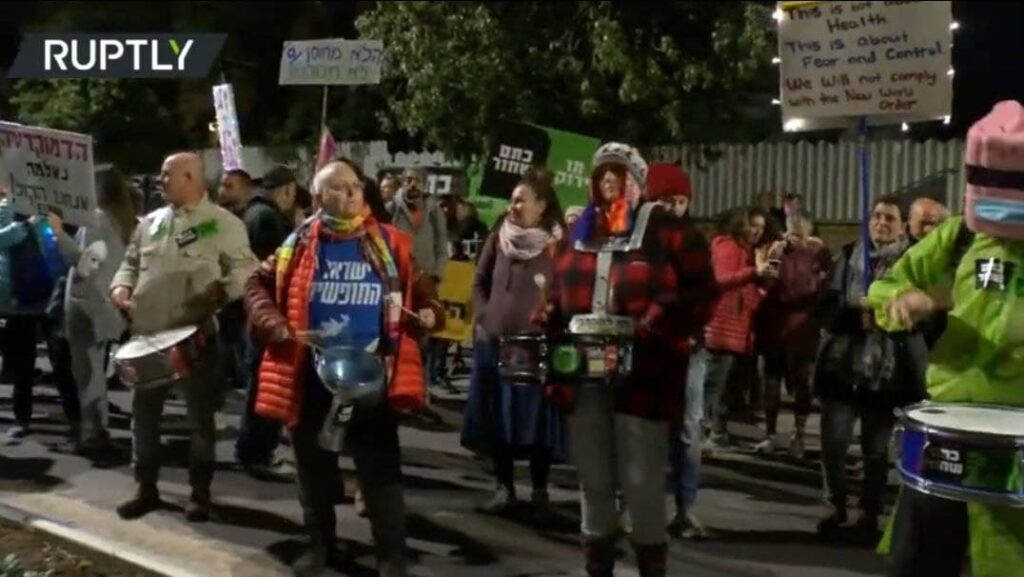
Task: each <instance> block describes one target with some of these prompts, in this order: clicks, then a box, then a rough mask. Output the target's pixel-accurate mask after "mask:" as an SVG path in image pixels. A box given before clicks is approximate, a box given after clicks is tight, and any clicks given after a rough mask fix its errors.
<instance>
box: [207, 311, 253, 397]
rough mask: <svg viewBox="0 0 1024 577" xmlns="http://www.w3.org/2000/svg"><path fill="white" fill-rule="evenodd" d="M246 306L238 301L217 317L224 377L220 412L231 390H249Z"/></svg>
mask: <svg viewBox="0 0 1024 577" xmlns="http://www.w3.org/2000/svg"><path fill="white" fill-rule="evenodd" d="M245 323H246V320H245V305H243V304H242V301H240V300H239V301H235V302H233V303H230V304H228V305H227V306H226V307H224V309H223V310H221V311H220V313H219V314H218V315H217V325H218V331H217V342H218V350H219V351H220V356H219V359H218V360H219V362H220V373H221V376H222V378H221V379H220V381H219V382H218V383H217V385H218V386H217V396H216V399H215V400H216V406H217V410H220V409H221V408H223V406H224V399H225V396H226V394H227V392H228V390H230V389H232V388H234V389H241V390H246V384H247V383H248V380H249V379H248V378H247V376H248V371H247V370H246V361H247V357H246V355H247V342H248V340H249V339H247V338H246V330H245Z"/></svg>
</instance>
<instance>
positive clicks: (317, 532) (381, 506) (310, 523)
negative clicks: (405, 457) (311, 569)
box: [292, 367, 406, 563]
mask: <svg viewBox="0 0 1024 577" xmlns="http://www.w3.org/2000/svg"><path fill="white" fill-rule="evenodd" d="M309 369H310V370H309V372H310V373H312V371H311V369H312V367H309ZM305 387H306V389H305V400H304V401H303V406H302V413H301V418H300V421H299V426H298V427H296V428H295V430H294V431H292V441H293V445H292V447H293V449H294V450H295V466H296V470H297V473H298V481H299V500H300V501H301V503H302V516H303V521H304V524H305V526H306V530H307V531H308V532H309V536H310V538H311V539H312V540H313V544H314V545H316V546H323V547H328V548H330V547H333V546H334V544H335V541H336V539H337V534H336V526H337V517H336V515H335V512H334V507H335V505H336V504H337V503H339V502H340V500H341V499H340V497H341V495H342V493H343V488H342V486H341V476H340V473H339V469H338V455H337V453H333V452H330V451H327V450H325V449H324V448H323V447H321V446H320V444H319V442H318V440H317V436H318V434H319V432H320V430H321V428H322V426H323V423H324V419H325V417H326V416H327V413H328V411H329V410H330V406H331V398H330V394H329V393H328V392H327V390H326V389H324V387H323V385H322V384H320V382H319V380H318V379H317V378H316V376H315V375H314V374H310V375H308V376H307V378H306V383H305ZM345 444H346V446H347V447H348V449H349V450H350V451H351V453H352V459H353V460H354V461H355V466H356V479H357V481H358V483H359V487H360V488H361V489H362V492H363V498H364V499H365V501H366V510H367V513H368V514H369V516H370V526H371V531H372V533H373V541H374V544H375V545H376V548H377V557H378V559H379V560H381V561H388V562H391V563H401V562H402V560H403V559H404V555H405V533H406V528H405V501H404V497H403V492H402V464H401V462H402V460H401V450H400V448H399V445H398V420H397V418H396V416H395V414H394V413H393V412H392V411H391V409H390V408H389V407H388V406H387V403H386V401H384V400H383V399H382V400H381V402H380V403H379V404H377V405H375V406H358V407H356V408H355V409H354V410H353V412H352V420H351V421H350V423H349V425H348V430H347V433H346V436H345Z"/></svg>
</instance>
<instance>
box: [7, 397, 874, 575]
mask: <svg viewBox="0 0 1024 577" xmlns="http://www.w3.org/2000/svg"><path fill="white" fill-rule="evenodd" d="M463 386H464V384H463ZM113 398H114V402H115V404H116V405H119V406H121V407H124V408H127V407H128V406H129V404H128V395H127V393H125V392H115V393H114V394H113ZM37 399H38V402H37V405H36V414H35V419H36V424H37V426H36V433H35V434H34V435H33V437H31V438H30V440H29V441H27V442H26V443H24V444H22V445H21V446H17V447H0V505H5V506H9V507H16V508H18V509H19V510H22V511H27V512H29V513H31V514H34V515H38V516H39V517H41V518H44V519H50V520H52V521H53V522H55V523H58V524H60V526H62V527H68V528H70V529H69V530H70V531H75V532H77V533H76V534H83V535H86V536H88V537H91V538H93V539H95V540H96V541H97V543H101V544H104V545H103V546H106V547H109V548H110V549H112V550H116V551H121V552H126V553H128V554H130V555H135V556H136V558H144V559H146V560H148V561H149V562H152V563H156V564H158V565H160V566H161V567H163V568H164V569H165V572H166V573H167V574H173V575H182V576H184V575H190V576H193V575H211V576H213V575H216V576H218V577H221V576H223V575H244V576H246V577H250V576H259V575H287V574H288V572H287V563H288V562H289V561H290V560H291V559H294V558H295V556H297V555H298V553H299V551H300V546H301V536H302V533H301V527H300V525H299V522H300V520H301V515H300V512H299V507H298V503H297V495H296V489H295V486H294V485H293V484H275V483H267V482H261V481H256V480H254V479H251V478H250V477H248V476H247V475H246V474H244V473H243V472H241V471H239V470H238V469H237V468H236V467H235V466H234V465H233V463H232V443H233V439H234V436H235V434H236V431H237V430H236V428H235V427H236V424H237V417H235V416H231V415H228V416H225V417H223V418H220V419H219V421H220V423H219V425H220V430H219V436H220V441H219V443H218V461H219V463H218V472H217V476H216V479H215V481H214V500H215V502H216V503H217V507H216V511H215V518H214V520H213V521H212V522H211V523H208V524H204V525H187V524H186V523H185V522H184V520H183V516H182V513H181V508H182V506H183V504H184V502H185V499H186V497H187V494H188V488H187V472H186V469H185V464H186V463H185V461H186V458H187V457H186V455H187V451H186V450H187V440H186V436H185V426H184V420H183V418H182V414H183V407H182V406H181V405H180V404H179V403H171V404H170V405H169V406H168V409H167V416H166V427H165V437H164V442H165V446H166V453H167V461H168V466H167V468H166V469H165V470H164V471H163V474H162V490H163V496H164V498H165V501H168V502H169V507H168V509H167V510H165V511H162V512H159V513H156V514H154V515H151V516H149V517H148V518H146V519H144V520H142V521H138V522H134V523H125V522H122V521H120V520H118V519H117V518H116V516H115V515H114V513H113V512H112V510H113V508H114V507H115V506H116V504H117V503H118V502H119V501H121V500H122V499H124V498H125V497H127V496H128V495H130V493H131V491H132V481H131V472H130V468H129V465H128V462H127V454H128V453H127V449H128V447H130V440H129V436H128V431H127V427H128V420H127V417H125V416H115V417H114V419H113V421H112V424H113V427H114V429H115V430H114V438H115V442H116V443H117V444H118V445H120V446H121V447H122V448H123V449H124V450H125V458H123V459H122V460H120V462H117V463H115V464H114V465H113V466H111V467H109V468H103V469H99V468H95V467H93V466H92V464H90V463H89V462H87V461H85V460H83V459H81V458H78V457H73V456H67V455H59V454H56V453H54V452H53V451H51V450H50V445H51V444H53V443H56V442H58V441H60V440H61V438H62V435H63V434H64V433H65V431H66V427H65V426H64V424H63V423H62V421H63V418H62V416H61V414H60V409H59V406H58V405H57V403H56V398H55V396H54V392H53V391H52V389H48V388H45V387H40V388H39V390H38V396H37ZM435 406H436V410H437V416H438V419H437V420H436V421H434V422H418V423H416V424H415V426H406V427H403V429H402V432H401V434H402V443H403V451H404V462H405V467H404V472H405V475H406V479H407V492H406V494H407V501H408V508H409V528H410V541H409V546H410V549H411V552H412V554H413V555H414V556H415V558H416V560H417V565H416V567H415V569H414V572H413V574H414V575H421V576H427V575H435V576H439V577H462V576H465V577H470V576H473V577H477V576H508V577H513V576H515V577H527V576H529V577H541V576H581V575H583V572H582V569H581V567H582V563H581V555H580V553H579V549H578V545H577V543H578V537H577V534H578V525H579V513H578V506H579V505H578V500H577V494H576V492H575V490H574V484H575V479H574V475H573V471H572V469H571V468H570V467H568V466H559V467H557V469H556V471H555V472H554V474H553V479H552V481H553V484H554V490H553V492H552V498H553V501H554V504H555V507H556V512H557V515H556V518H555V519H553V520H551V521H550V522H545V523H542V524H538V523H536V522H534V521H533V520H532V518H531V516H530V515H529V514H528V512H527V511H522V512H517V513H515V514H513V515H511V516H509V517H500V518H499V517H493V516H486V515H481V514H478V513H476V512H474V510H473V507H474V505H476V504H477V503H479V502H481V501H483V500H485V499H486V498H487V497H488V496H489V492H490V490H491V488H492V483H493V482H492V480H491V478H490V476H489V474H488V472H487V469H488V467H487V465H486V463H484V462H482V461H480V460H477V459H475V458H474V457H473V456H472V455H471V454H469V453H467V452H466V451H464V450H463V449H462V448H461V447H459V445H458V427H459V421H460V416H459V411H460V408H461V404H460V403H459V402H458V400H451V401H447V402H441V403H438V404H436V405H435ZM11 418H12V416H11V389H10V387H9V386H5V385H0V429H5V428H6V427H7V426H9V425H10V423H11ZM788 424H789V421H785V420H784V421H783V424H782V427H783V429H785V427H786V426H787V425H788ZM815 427H816V420H813V421H812V432H813V429H814V428H815ZM732 430H733V432H734V433H736V434H737V435H739V436H740V437H743V436H746V437H747V438H748V439H749V440H753V438H754V435H755V429H754V428H753V427H751V426H749V425H742V424H739V425H735V426H734V427H733V429H732ZM808 444H809V449H810V451H809V458H810V460H809V461H807V462H802V463H797V462H791V461H788V460H787V459H786V458H785V457H783V456H781V455H780V456H777V457H770V458H765V457H761V456H755V455H753V454H751V453H750V452H749V451H746V450H744V449H742V448H741V449H738V450H736V451H729V452H727V453H723V454H719V455H717V456H716V457H715V458H713V459H710V461H709V462H708V463H707V464H706V466H705V468H704V478H703V487H704V488H703V489H702V492H701V495H700V499H699V504H698V506H697V513H698V514H699V516H700V517H701V518H702V519H703V520H704V522H705V524H706V525H707V526H708V527H709V528H710V529H711V530H712V531H713V535H712V538H711V539H709V540H707V541H704V542H700V543H693V542H676V543H673V545H672V549H671V557H670V571H669V573H670V575H679V576H686V577H703V576H709V577H710V576H725V575H728V576H735V577H748V576H749V577H770V576H787V577H789V576H794V577H795V576H812V577H854V576H869V575H881V574H882V560H881V559H880V558H879V557H878V556H876V555H875V554H874V553H873V552H872V551H871V550H870V548H868V547H865V546H855V545H836V544H831V543H825V542H823V541H821V540H820V539H819V538H818V537H817V536H816V534H815V531H814V529H815V526H816V524H817V522H818V520H819V519H820V518H821V517H822V516H823V515H824V514H825V512H826V510H825V507H824V506H823V505H822V504H821V501H820V489H819V483H820V481H819V474H818V470H817V463H816V462H815V461H814V459H815V458H816V456H817V453H816V451H817V439H816V436H815V435H813V434H812V436H811V438H810V439H809V443H808ZM343 466H344V468H345V469H346V470H347V471H349V472H351V467H352V463H351V461H350V460H349V459H347V458H343ZM852 467H853V468H852V469H851V474H853V475H856V474H857V472H856V465H855V464H854V465H853V466H852ZM518 478H519V480H520V482H521V483H522V485H521V486H520V487H521V490H520V493H521V494H522V495H529V487H528V486H527V485H528V474H527V472H526V471H525V469H520V470H519V473H518ZM338 516H339V528H338V534H339V536H341V538H342V541H343V543H342V546H343V547H344V548H345V549H347V551H348V552H349V554H350V557H351V559H352V562H351V563H350V564H349V566H347V567H346V568H343V571H342V572H340V573H339V574H343V575H373V574H374V572H373V571H372V569H371V568H372V566H373V563H372V549H371V547H370V542H371V541H370V534H369V525H368V523H367V522H366V521H365V520H363V519H360V518H358V517H356V516H355V514H354V513H353V510H352V507H351V506H350V505H344V506H341V507H339V510H338ZM620 549H621V552H622V563H621V565H620V567H621V570H620V572H619V573H618V574H619V575H622V576H633V575H636V572H635V569H634V568H633V564H632V557H631V552H630V551H629V547H628V543H627V542H626V541H625V540H624V541H623V542H622V544H621V547H620Z"/></svg>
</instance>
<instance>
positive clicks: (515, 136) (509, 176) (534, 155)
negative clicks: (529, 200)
mask: <svg viewBox="0 0 1024 577" xmlns="http://www.w3.org/2000/svg"><path fill="white" fill-rule="evenodd" d="M550 150H551V137H550V136H549V135H548V133H547V131H546V130H544V129H543V128H541V127H539V126H533V125H531V124H516V123H504V124H502V126H501V128H500V131H499V132H498V138H497V139H496V140H495V142H494V144H493V145H491V151H490V154H488V155H487V158H486V160H485V165H484V177H483V183H482V184H481V186H480V194H482V195H483V196H489V197H492V198H503V199H507V198H508V197H509V195H511V194H512V189H513V188H515V186H516V183H518V182H519V181H520V180H521V179H522V178H523V175H524V174H526V171H527V170H529V169H530V167H531V166H533V165H535V164H544V163H545V162H546V161H547V158H548V152H549V151H550Z"/></svg>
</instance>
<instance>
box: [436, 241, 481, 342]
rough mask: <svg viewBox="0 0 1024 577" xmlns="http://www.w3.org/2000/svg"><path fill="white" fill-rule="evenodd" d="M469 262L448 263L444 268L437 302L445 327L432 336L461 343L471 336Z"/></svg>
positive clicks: (470, 279)
mask: <svg viewBox="0 0 1024 577" xmlns="http://www.w3.org/2000/svg"><path fill="white" fill-rule="evenodd" d="M475 271H476V267H474V266H473V263H471V262H465V261H448V264H447V265H445V268H444V276H443V277H442V279H441V286H440V287H439V288H438V291H437V294H438V300H440V301H441V304H443V305H444V309H445V314H446V316H445V327H444V330H443V331H440V332H438V333H436V334H434V335H432V336H434V337H436V338H439V339H446V340H449V341H456V342H460V343H461V342H463V341H466V340H468V339H470V338H471V337H472V336H473V275H474V273H475Z"/></svg>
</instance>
